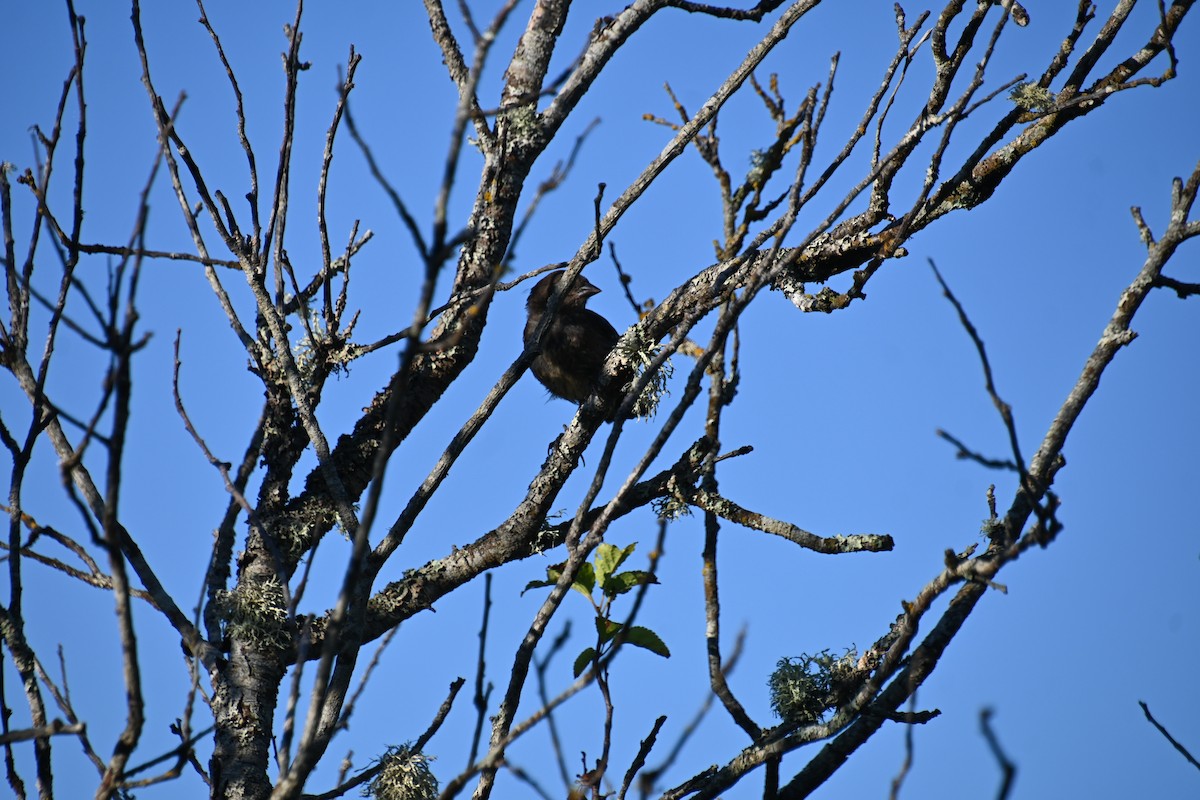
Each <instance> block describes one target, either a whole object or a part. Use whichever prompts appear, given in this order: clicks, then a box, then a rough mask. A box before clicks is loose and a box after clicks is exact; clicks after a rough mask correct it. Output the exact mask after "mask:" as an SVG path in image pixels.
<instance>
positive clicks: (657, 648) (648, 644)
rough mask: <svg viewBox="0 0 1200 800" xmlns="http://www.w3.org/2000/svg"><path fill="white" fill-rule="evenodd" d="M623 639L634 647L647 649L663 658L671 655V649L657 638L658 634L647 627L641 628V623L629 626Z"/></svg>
mask: <svg viewBox="0 0 1200 800" xmlns="http://www.w3.org/2000/svg"><path fill="white" fill-rule="evenodd" d="M625 641H626V642H628V643H629V644H631V645H634V646H635V647H641V648H643V649H645V650H649V651H650V652H651V653H654V654H655V655H660V656H662V657H663V658H670V657H671V651H670V650H669V649H667V646H666V644H664V643H663V640H662V639H660V638H658V634H657V633H655V632H654V631H652V630H650V629H649V628H643V627H642V626H641V625H634V626H633V627H632V628H630V629H629V633H628V634H627V636H626V638H625Z"/></svg>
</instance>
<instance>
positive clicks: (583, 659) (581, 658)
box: [575, 647, 596, 678]
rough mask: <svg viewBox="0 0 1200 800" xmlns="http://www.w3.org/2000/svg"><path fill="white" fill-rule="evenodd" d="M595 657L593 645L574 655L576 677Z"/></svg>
mask: <svg viewBox="0 0 1200 800" xmlns="http://www.w3.org/2000/svg"><path fill="white" fill-rule="evenodd" d="M595 657H596V649H595V648H593V647H588V648H586V649H585V650H584V651H583V652H582V653H580V654H579V655H577V656H575V677H576V678H578V677H579V676H580V675H582V674H583V671H584V670H586V669H587V668H588V667H590V666H591V665H592V660H593V659H594V658H595Z"/></svg>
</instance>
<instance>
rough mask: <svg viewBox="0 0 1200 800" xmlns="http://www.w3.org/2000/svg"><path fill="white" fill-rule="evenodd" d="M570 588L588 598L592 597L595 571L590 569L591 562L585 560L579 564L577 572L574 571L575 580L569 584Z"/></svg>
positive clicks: (594, 585)
mask: <svg viewBox="0 0 1200 800" xmlns="http://www.w3.org/2000/svg"><path fill="white" fill-rule="evenodd" d="M571 588H572V589H574V590H575V591H577V592H579V593H580V594H581V595H583V596H584V597H586V598H587V599H588V600H591V599H592V590H593V589H595V588H596V572H595V570H593V569H592V565H591V564H589V563H588V562H586V561H585V562H583V564H582V565H580V567H579V572H577V573H575V582H574V583H572V584H571Z"/></svg>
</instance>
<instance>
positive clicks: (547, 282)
mask: <svg viewBox="0 0 1200 800" xmlns="http://www.w3.org/2000/svg"><path fill="white" fill-rule="evenodd" d="M564 275H566V271H565V270H561V269H560V270H556V271H555V272H551V273H550V274H548V275H545V276H543V277H542V279H541V280H540V281H538V282H537V283H536V284H534V287H533V290H532V291H530V292H529V301H528V302H527V303H526V304H525V306H526V308H528V309H529V310H531V311H543V310H545V308H546V303H547V302H548V301H549V300H550V295H552V294H553V293H554V290H555V289H556V288H558V285H559V281H560V280H561V279H562V277H563V276H564ZM597 294H600V290H599V289H598V288H596V286H594V285H593V284H592V283H591V281H589V280H588V279H587V278H585V277H583V276H582V275H577V276H576V277H575V283H574V284H573V285H572V286H571V289H570V291H568V292H567V293H566V294H565V295H563V299H562V304H563V306H566V307H570V308H583V307H584V305H586V304H587V301H588V298H589V297H591V296H593V295H597Z"/></svg>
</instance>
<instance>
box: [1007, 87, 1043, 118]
mask: <svg viewBox="0 0 1200 800" xmlns="http://www.w3.org/2000/svg"><path fill="white" fill-rule="evenodd" d="M1008 99H1009V100H1012V101H1013V102H1014V103H1015V104H1016V105H1017V106H1018V107H1020V108H1023V109H1025V110H1026V111H1049V110H1050V109H1052V108H1054V94H1053V93H1051V91H1050V90H1049V89H1046V88H1045V87H1042V86H1038V85H1037V84H1036V83H1018V84H1017V85H1016V86H1014V87H1013V88H1012V91H1010V92H1009V93H1008Z"/></svg>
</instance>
